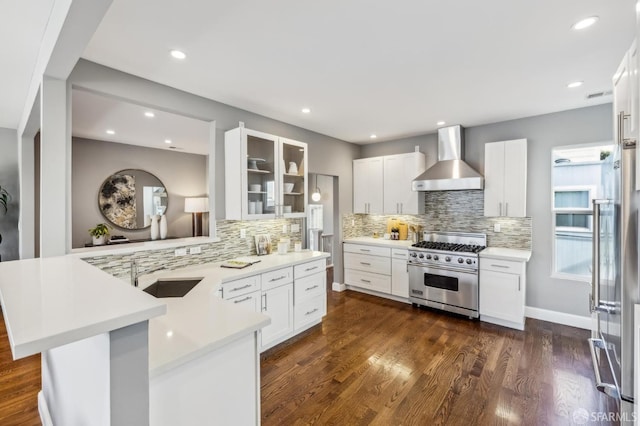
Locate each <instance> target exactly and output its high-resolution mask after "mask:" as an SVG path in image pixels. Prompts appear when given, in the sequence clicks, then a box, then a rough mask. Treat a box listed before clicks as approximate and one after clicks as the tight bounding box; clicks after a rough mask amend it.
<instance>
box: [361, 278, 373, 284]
mask: <svg viewBox="0 0 640 426" xmlns="http://www.w3.org/2000/svg"><path fill="white" fill-rule="evenodd" d="M360 281H362V282H363V283H369V284H371V281H369V280H365V279H364V278H360Z"/></svg>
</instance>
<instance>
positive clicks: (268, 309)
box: [262, 284, 293, 347]
mask: <svg viewBox="0 0 640 426" xmlns="http://www.w3.org/2000/svg"><path fill="white" fill-rule="evenodd" d="M262 312H263V313H265V314H267V315H269V316H270V317H271V324H269V325H268V326H266V327H265V328H263V329H262V346H263V347H264V346H267V345H269V344H270V343H272V342H275V341H276V340H278V339H280V338H282V337H284V336H286V335H287V334H289V333H291V332H292V331H293V284H286V285H283V286H281V287H276V288H273V289H271V290H268V291H264V292H262Z"/></svg>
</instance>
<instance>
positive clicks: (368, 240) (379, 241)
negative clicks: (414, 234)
mask: <svg viewBox="0 0 640 426" xmlns="http://www.w3.org/2000/svg"><path fill="white" fill-rule="evenodd" d="M343 242H344V243H355V244H365V245H370V246H380V247H391V248H409V247H411V244H413V241H412V240H385V239H384V238H373V237H354V238H347V239H346V240H344V241H343Z"/></svg>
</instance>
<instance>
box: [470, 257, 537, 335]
mask: <svg viewBox="0 0 640 426" xmlns="http://www.w3.org/2000/svg"><path fill="white" fill-rule="evenodd" d="M525 267H526V262H524V261H522V262H520V261H511V260H501V259H491V258H482V257H481V259H480V284H479V285H480V320H482V321H486V322H491V323H494V324H499V325H503V326H506V327H511V328H516V329H518V330H524V322H525V316H524V308H525V294H526V268H525Z"/></svg>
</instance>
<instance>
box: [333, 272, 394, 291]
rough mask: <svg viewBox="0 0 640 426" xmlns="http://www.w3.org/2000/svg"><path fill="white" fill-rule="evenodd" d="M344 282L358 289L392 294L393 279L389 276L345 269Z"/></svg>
mask: <svg viewBox="0 0 640 426" xmlns="http://www.w3.org/2000/svg"><path fill="white" fill-rule="evenodd" d="M344 282H345V284H348V285H353V286H356V287H361V288H367V289H369V290H375V291H380V292H382V293H391V277H390V276H389V275H380V274H372V273H370V272H362V271H354V270H353V269H345V270H344Z"/></svg>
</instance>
